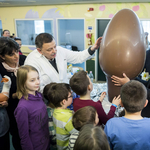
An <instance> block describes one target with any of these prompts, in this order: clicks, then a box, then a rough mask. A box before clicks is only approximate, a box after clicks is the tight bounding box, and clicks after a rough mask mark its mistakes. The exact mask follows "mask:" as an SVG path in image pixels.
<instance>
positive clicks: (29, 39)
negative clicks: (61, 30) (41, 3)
mask: <svg viewBox="0 0 150 150" xmlns="http://www.w3.org/2000/svg"><path fill="white" fill-rule="evenodd" d="M15 21H16V31H17V33H16V35H17V37H19V38H21V40H22V45H35V38H36V36H37V35H38V34H40V33H43V32H46V33H50V34H52V35H53V21H52V20H15Z"/></svg>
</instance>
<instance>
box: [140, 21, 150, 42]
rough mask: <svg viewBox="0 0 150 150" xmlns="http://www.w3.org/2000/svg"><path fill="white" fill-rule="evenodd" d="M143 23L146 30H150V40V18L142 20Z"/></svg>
mask: <svg viewBox="0 0 150 150" xmlns="http://www.w3.org/2000/svg"><path fill="white" fill-rule="evenodd" d="M141 23H142V25H143V29H144V32H148V33H149V36H148V41H150V20H141Z"/></svg>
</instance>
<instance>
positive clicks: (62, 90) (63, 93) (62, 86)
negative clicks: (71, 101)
mask: <svg viewBox="0 0 150 150" xmlns="http://www.w3.org/2000/svg"><path fill="white" fill-rule="evenodd" d="M69 92H70V93H71V88H70V86H69V84H66V83H50V84H48V85H46V86H45V87H44V90H43V96H44V97H45V98H46V99H47V100H48V103H52V104H53V106H54V107H55V108H57V107H61V106H62V105H61V104H60V102H62V101H63V100H64V99H65V100H68V95H69Z"/></svg>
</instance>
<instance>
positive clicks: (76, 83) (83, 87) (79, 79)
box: [70, 70, 93, 96]
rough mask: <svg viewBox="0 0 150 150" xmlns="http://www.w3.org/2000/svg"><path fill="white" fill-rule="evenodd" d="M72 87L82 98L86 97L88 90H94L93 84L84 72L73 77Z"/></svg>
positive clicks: (71, 80)
mask: <svg viewBox="0 0 150 150" xmlns="http://www.w3.org/2000/svg"><path fill="white" fill-rule="evenodd" d="M70 86H71V89H72V90H73V91H74V92H75V93H76V94H78V95H81V96H84V95H86V93H87V90H90V91H92V90H93V85H92V82H91V80H90V78H89V77H88V75H87V73H86V72H85V71H84V70H82V71H79V72H77V73H75V74H74V75H73V76H72V77H71V79H70Z"/></svg>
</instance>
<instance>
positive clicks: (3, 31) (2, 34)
mask: <svg viewBox="0 0 150 150" xmlns="http://www.w3.org/2000/svg"><path fill="white" fill-rule="evenodd" d="M6 31H8V32H9V33H10V31H9V30H3V32H2V35H3V34H4V33H5V32H6Z"/></svg>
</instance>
